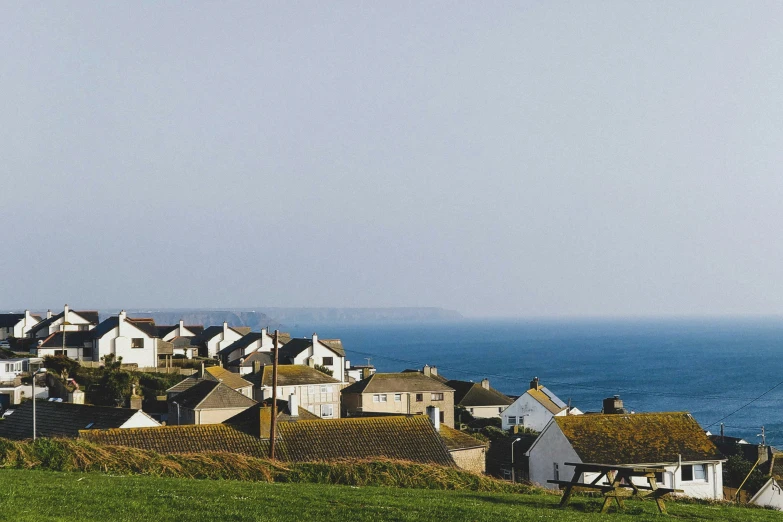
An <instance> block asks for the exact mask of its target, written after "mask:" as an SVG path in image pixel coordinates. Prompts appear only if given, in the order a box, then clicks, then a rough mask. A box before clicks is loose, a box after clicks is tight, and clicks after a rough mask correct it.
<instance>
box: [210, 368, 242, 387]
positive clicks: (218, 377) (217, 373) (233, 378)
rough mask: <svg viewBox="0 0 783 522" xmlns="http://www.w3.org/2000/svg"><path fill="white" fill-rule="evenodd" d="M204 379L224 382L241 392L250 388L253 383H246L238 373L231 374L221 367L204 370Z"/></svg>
mask: <svg viewBox="0 0 783 522" xmlns="http://www.w3.org/2000/svg"><path fill="white" fill-rule="evenodd" d="M204 378H206V379H211V380H213V381H218V382H222V383H223V384H225V385H226V386H228V387H229V388H232V389H234V390H239V389H242V388H249V387H251V386H253V383H251V382H248V381H246V380H245V379H243V378H242V377H240V376H239V374H238V373H234V372H230V371H228V370H226V369H225V368H221V367H220V366H210V367H209V368H206V369H205V370H204Z"/></svg>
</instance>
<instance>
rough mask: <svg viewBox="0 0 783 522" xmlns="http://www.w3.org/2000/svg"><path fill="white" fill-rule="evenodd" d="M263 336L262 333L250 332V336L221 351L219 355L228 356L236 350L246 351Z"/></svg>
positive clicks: (245, 336) (241, 338) (243, 337)
mask: <svg viewBox="0 0 783 522" xmlns="http://www.w3.org/2000/svg"><path fill="white" fill-rule="evenodd" d="M221 331H222V330H221ZM262 336H263V334H262V333H261V332H250V333H249V334H247V335H244V336H242V337H240V338H239V339H237V340H236V341H234V342H233V343H231V344H229V345H228V346H226V347H225V348H223V349H222V350H220V351H219V352H218V355H221V356H227V355H228V354H230V353H234V351H235V350H240V349H241V350H244V349H245V348H247V347H248V346H250V345H251V344H253V343H254V342H256V341H258V340H259V339H261V337H262Z"/></svg>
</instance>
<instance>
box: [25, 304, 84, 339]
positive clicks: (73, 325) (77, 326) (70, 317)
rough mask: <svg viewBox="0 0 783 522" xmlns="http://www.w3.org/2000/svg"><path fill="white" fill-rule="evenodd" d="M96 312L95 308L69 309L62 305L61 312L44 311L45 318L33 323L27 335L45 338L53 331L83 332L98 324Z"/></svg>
mask: <svg viewBox="0 0 783 522" xmlns="http://www.w3.org/2000/svg"><path fill="white" fill-rule="evenodd" d="M98 321H99V318H98V312H97V311H95V310H71V309H70V307H69V306H68V305H65V306H64V307H63V311H62V313H59V314H57V315H52V311H51V310H48V311H47V312H46V318H45V319H43V320H42V321H41V322H39V323H37V324H35V326H33V327H32V328H30V330H29V331H28V332H27V335H28V336H29V337H33V338H36V339H46V338H47V337H49V336H50V335H52V334H53V333H55V332H60V331H63V330H64V331H66V332H83V331H85V330H92V329H93V328H95V327H96V326H97V325H98Z"/></svg>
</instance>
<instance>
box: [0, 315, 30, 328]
mask: <svg viewBox="0 0 783 522" xmlns="http://www.w3.org/2000/svg"><path fill="white" fill-rule="evenodd" d="M22 319H24V314H0V328H11V327H13V326H16V324H17V323H18V322H19V321H21V320H22Z"/></svg>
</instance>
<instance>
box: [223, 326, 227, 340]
mask: <svg viewBox="0 0 783 522" xmlns="http://www.w3.org/2000/svg"><path fill="white" fill-rule="evenodd" d="M226 336H228V322H227V321H223V340H224V341H225V340H226Z"/></svg>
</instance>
